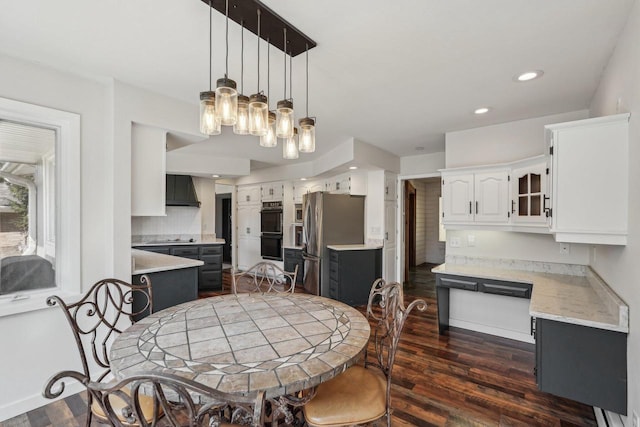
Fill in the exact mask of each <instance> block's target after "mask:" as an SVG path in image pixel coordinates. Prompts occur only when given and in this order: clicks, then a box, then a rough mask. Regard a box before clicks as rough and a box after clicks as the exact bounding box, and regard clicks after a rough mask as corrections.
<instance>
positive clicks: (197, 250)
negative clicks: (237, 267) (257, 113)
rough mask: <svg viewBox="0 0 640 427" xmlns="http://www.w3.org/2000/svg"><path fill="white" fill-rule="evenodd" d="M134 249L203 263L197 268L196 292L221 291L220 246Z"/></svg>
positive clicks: (146, 247) (173, 246) (140, 247)
mask: <svg viewBox="0 0 640 427" xmlns="http://www.w3.org/2000/svg"><path fill="white" fill-rule="evenodd" d="M134 248H135V249H141V250H143V251H149V252H156V253H161V254H165V255H173V256H179V257H182V258H190V259H197V260H200V261H203V262H204V265H201V266H200V267H198V277H197V279H198V290H200V291H221V290H222V245H204V244H203V245H170V246H136V247H134Z"/></svg>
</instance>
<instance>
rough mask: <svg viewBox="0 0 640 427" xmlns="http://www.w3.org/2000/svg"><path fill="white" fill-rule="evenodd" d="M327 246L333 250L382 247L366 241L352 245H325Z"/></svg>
mask: <svg viewBox="0 0 640 427" xmlns="http://www.w3.org/2000/svg"><path fill="white" fill-rule="evenodd" d="M327 248H329V249H333V250H334V251H368V250H372V249H382V245H370V244H366V243H360V244H353V245H327Z"/></svg>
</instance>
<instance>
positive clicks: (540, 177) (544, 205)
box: [510, 156, 551, 227]
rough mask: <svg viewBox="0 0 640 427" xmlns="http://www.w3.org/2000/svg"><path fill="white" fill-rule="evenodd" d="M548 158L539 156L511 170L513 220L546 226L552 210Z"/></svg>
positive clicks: (520, 163) (518, 222) (516, 165)
mask: <svg viewBox="0 0 640 427" xmlns="http://www.w3.org/2000/svg"><path fill="white" fill-rule="evenodd" d="M547 163H548V162H547V159H546V158H545V157H544V156H538V157H535V158H533V159H530V160H527V161H523V162H519V163H516V164H514V165H513V169H512V170H511V179H512V180H513V181H512V183H511V212H510V214H511V221H512V222H513V223H514V224H524V225H533V226H543V227H546V225H547V219H548V217H549V213H550V210H551V202H550V197H549V189H548V186H547V176H548V175H549V168H548V166H547Z"/></svg>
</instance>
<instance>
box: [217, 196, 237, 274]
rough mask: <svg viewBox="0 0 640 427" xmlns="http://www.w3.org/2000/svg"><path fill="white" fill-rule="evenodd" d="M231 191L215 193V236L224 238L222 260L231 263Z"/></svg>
mask: <svg viewBox="0 0 640 427" xmlns="http://www.w3.org/2000/svg"><path fill="white" fill-rule="evenodd" d="M232 229H233V228H232V224H231V193H224V194H216V236H217V237H219V238H222V239H224V245H223V246H222V262H223V263H227V264H231V238H232V237H233V236H232Z"/></svg>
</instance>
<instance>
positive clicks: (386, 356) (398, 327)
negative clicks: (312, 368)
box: [303, 279, 427, 427]
mask: <svg viewBox="0 0 640 427" xmlns="http://www.w3.org/2000/svg"><path fill="white" fill-rule="evenodd" d="M375 305H378V306H379V309H378V308H376V307H375ZM414 308H417V309H418V310H419V311H424V310H425V309H426V308H427V304H426V303H425V302H424V300H421V299H417V300H415V301H413V302H411V304H409V305H408V306H407V307H405V305H404V297H403V292H402V284H400V283H395V282H394V283H385V281H384V280H383V279H378V280H376V281H375V282H374V283H373V286H372V287H371V292H370V293H369V302H368V304H367V319H370V320H371V319H372V320H373V321H374V322H375V323H376V325H375V327H374V334H373V344H374V349H375V355H374V356H375V357H372V358H370V357H369V356H371V355H370V354H369V352H368V351H367V350H366V349H365V357H364V367H363V366H360V365H356V366H352V367H350V368H349V369H347V370H346V371H344V372H343V373H341V374H340V375H338V376H336V377H334V378H332V379H331V380H329V381H327V382H324V383H321V384H320V385H319V386H318V387H317V391H316V395H315V397H313V398H312V399H311V400H310V401H309V402H308V403H306V404H305V405H304V406H303V413H304V417H305V420H306V422H307V423H308V424H309V425H310V426H312V427H328V426H331V427H337V426H349V425H354V424H365V423H369V422H372V421H375V420H378V419H380V418H382V417H385V416H386V418H387V425H388V426H389V427H390V426H391V374H392V372H393V364H394V361H395V356H396V351H397V349H398V343H399V341H400V334H401V333H402V328H403V327H404V324H405V321H406V320H407V317H408V316H409V313H411V311H412V310H413V309H414ZM370 367H376V368H378V369H376V370H374V369H369V368H370Z"/></svg>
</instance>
